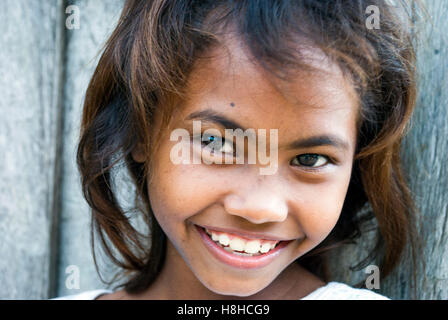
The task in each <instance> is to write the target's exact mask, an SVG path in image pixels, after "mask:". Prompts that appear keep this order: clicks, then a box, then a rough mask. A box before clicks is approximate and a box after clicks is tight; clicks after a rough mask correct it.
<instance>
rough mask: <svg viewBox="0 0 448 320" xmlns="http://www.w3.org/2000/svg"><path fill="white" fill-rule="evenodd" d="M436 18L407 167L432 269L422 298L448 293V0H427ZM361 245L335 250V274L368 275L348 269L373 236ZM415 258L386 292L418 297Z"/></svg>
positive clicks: (428, 32)
mask: <svg viewBox="0 0 448 320" xmlns="http://www.w3.org/2000/svg"><path fill="white" fill-rule="evenodd" d="M424 3H425V5H426V9H427V10H428V13H429V16H430V19H429V21H428V22H426V23H424V25H422V26H420V27H419V28H420V31H419V32H420V33H421V34H420V38H421V40H420V44H419V46H418V51H417V56H418V70H419V97H418V103H417V106H416V110H415V113H414V116H413V119H412V129H411V130H410V132H409V134H408V136H407V138H406V139H405V141H404V145H403V150H402V154H403V158H404V164H405V166H404V167H405V168H406V169H405V170H406V171H407V172H409V174H408V177H407V178H408V181H409V183H410V186H411V190H412V192H413V193H414V199H415V201H416V203H417V206H418V208H419V210H420V211H421V213H422V216H423V219H422V222H423V228H422V230H420V236H421V238H422V240H423V250H422V251H423V253H424V256H423V257H422V258H421V259H423V261H424V262H425V263H426V271H423V270H422V269H420V270H417V271H418V279H417V296H416V298H418V299H447V298H448V241H447V240H448V238H447V237H448V205H447V204H448V170H447V169H448V165H447V163H448V92H447V88H448V65H447V62H448V34H447V33H446V30H448V29H447V28H448V20H447V19H446V15H447V13H448V2H446V1H431V0H428V1H424ZM372 237H373V235H372V233H370V234H367V235H366V237H364V238H363V239H364V242H363V240H361V246H359V247H358V248H354V247H353V246H348V247H347V248H344V249H342V250H338V252H336V253H335V254H334V255H333V257H332V258H333V263H334V265H335V268H334V272H335V278H336V279H338V280H341V281H344V282H347V283H350V284H355V283H357V282H358V281H364V280H365V279H366V278H367V276H368V274H366V273H365V272H364V270H361V271H358V272H352V271H349V270H348V266H349V265H353V262H356V261H361V260H362V258H364V257H366V254H367V250H369V249H370V247H369V246H368V245H366V243H367V241H365V240H367V239H371V238H372ZM410 265H411V264H410V260H409V258H408V259H405V260H404V261H403V262H402V263H401V264H400V265H399V266H398V268H397V269H396V270H395V272H394V273H393V274H391V276H390V277H388V278H386V279H385V280H384V282H383V283H380V290H379V292H380V293H383V294H385V295H387V296H389V297H392V298H394V299H412V298H413V297H414V296H413V294H412V290H409V289H408V281H407V279H409V277H410V275H411V272H412V271H411V269H410Z"/></svg>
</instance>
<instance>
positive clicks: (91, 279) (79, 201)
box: [57, 0, 124, 296]
mask: <svg viewBox="0 0 448 320" xmlns="http://www.w3.org/2000/svg"><path fill="white" fill-rule="evenodd" d="M123 4H124V1H123V0H114V1H97V0H75V1H68V2H67V5H75V6H77V7H78V8H79V13H80V28H79V29H73V30H67V31H66V32H67V55H66V66H65V67H66V72H65V74H66V79H65V87H64V89H65V90H64V92H65V94H64V106H65V108H64V110H65V113H64V134H63V144H64V147H63V173H62V181H61V186H62V189H63V192H62V198H61V205H62V208H61V209H62V210H61V223H60V243H61V247H60V250H59V263H58V270H59V272H58V274H59V275H58V290H57V295H58V296H62V295H69V294H76V293H79V292H82V291H85V290H91V289H98V288H104V287H105V285H104V284H103V283H102V282H101V281H100V279H99V277H98V275H97V273H96V270H95V267H94V264H93V258H92V255H91V250H90V212H89V209H88V206H87V204H86V202H85V200H84V198H83V197H82V194H81V185H80V180H79V179H80V177H79V173H78V170H77V168H76V147H77V142H78V138H79V126H80V121H81V120H80V118H81V112H82V105H83V101H84V96H85V91H86V89H87V85H88V82H89V80H90V77H91V75H92V73H93V71H94V69H95V67H96V63H97V60H98V58H99V56H100V54H99V53H100V51H101V49H102V46H103V44H104V43H105V41H106V40H107V38H108V36H109V35H110V33H111V32H112V31H113V29H114V28H115V25H116V23H117V22H118V18H119V16H120V13H121V10H122V7H123ZM99 257H100V258H101V255H99ZM99 263H100V264H102V265H103V266H102V269H101V271H102V275H103V276H104V277H105V278H106V280H109V279H110V277H111V276H112V272H113V271H114V270H115V269H114V268H112V266H111V268H110V269H107V268H106V267H107V266H105V265H104V263H102V259H99ZM71 265H73V266H76V267H78V268H79V276H80V278H79V280H80V287H79V289H76V288H68V287H67V286H66V280H67V277H68V276H69V273H66V268H67V267H68V266H71ZM108 270H109V272H108Z"/></svg>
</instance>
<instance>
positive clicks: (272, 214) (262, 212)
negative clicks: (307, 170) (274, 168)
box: [224, 179, 288, 224]
mask: <svg viewBox="0 0 448 320" xmlns="http://www.w3.org/2000/svg"><path fill="white" fill-rule="evenodd" d="M261 180H263V179H261ZM264 180H268V179H264ZM237 187H238V190H237V191H236V192H233V193H230V194H228V195H227V196H226V197H225V198H224V209H225V210H226V212H227V213H228V214H231V215H235V216H239V217H242V218H244V219H246V220H248V221H250V222H252V223H254V224H261V223H266V222H282V221H284V220H285V219H286V217H287V215H288V206H287V201H286V199H285V195H284V194H282V193H281V192H279V191H280V188H278V186H276V185H273V184H270V185H268V183H267V181H263V182H260V181H259V183H257V184H256V185H252V186H248V187H247V188H245V189H242V187H244V186H242V185H241V184H240V185H239V186H237Z"/></svg>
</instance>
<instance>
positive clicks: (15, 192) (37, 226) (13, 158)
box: [0, 0, 63, 299]
mask: <svg viewBox="0 0 448 320" xmlns="http://www.w3.org/2000/svg"><path fill="white" fill-rule="evenodd" d="M61 5H62V1H55V0H42V1H29V0H3V1H2V2H1V5H0V30H1V32H0V90H1V93H2V97H1V99H0V256H1V258H0V283H1V285H0V299H31V298H33V299H42V298H47V297H48V294H49V290H50V287H51V286H52V284H53V283H54V280H55V279H54V277H53V276H54V272H53V269H52V265H54V263H52V261H54V260H53V258H54V250H53V249H54V248H55V247H54V246H53V244H54V243H55V242H54V239H53V237H52V235H54V233H53V232H52V231H51V230H52V228H53V224H54V223H56V222H57V221H56V220H55V211H56V210H55V208H56V207H57V201H58V197H57V193H58V188H59V185H58V182H57V179H58V168H59V166H58V161H59V158H58V146H59V142H58V139H59V137H60V133H59V128H60V121H59V119H60V115H61V112H62V108H61V106H60V104H59V102H60V101H59V100H60V97H61V94H60V93H61V90H60V85H61V79H60V77H61V75H62V73H61V71H62V68H61V67H62V63H61V57H62V52H63V51H62V44H63V41H62V37H63V30H62V28H61V23H62V20H61V18H62V6H61Z"/></svg>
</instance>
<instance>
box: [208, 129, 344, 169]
mask: <svg viewBox="0 0 448 320" xmlns="http://www.w3.org/2000/svg"><path fill="white" fill-rule="evenodd" d="M208 137H214V135H209V136H208ZM218 139H222V140H221V142H222V143H223V145H225V143H228V141H227V140H225V139H224V138H223V137H218ZM206 142H207V141H206V140H203V137H202V139H201V145H202V147H203V148H206V147H207V146H209V145H210V144H211V143H213V141H211V142H209V143H208V144H205V143H206ZM232 151H233V156H235V144H234V143H232ZM225 153H226V152H223V154H225ZM310 155H312V156H318V157H323V158H325V160H326V163H325V164H323V165H320V166H318V167H312V166H306V165H293V166H296V167H301V168H303V170H306V171H311V172H317V171H320V170H322V169H323V168H324V167H326V166H328V165H329V164H334V163H335V161H333V159H332V158H331V157H329V156H327V155H323V154H317V153H303V154H299V155H297V156H295V157H294V158H293V159H292V160H291V161H290V163H291V164H292V162H294V160H296V159H298V158H299V157H302V156H310Z"/></svg>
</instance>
